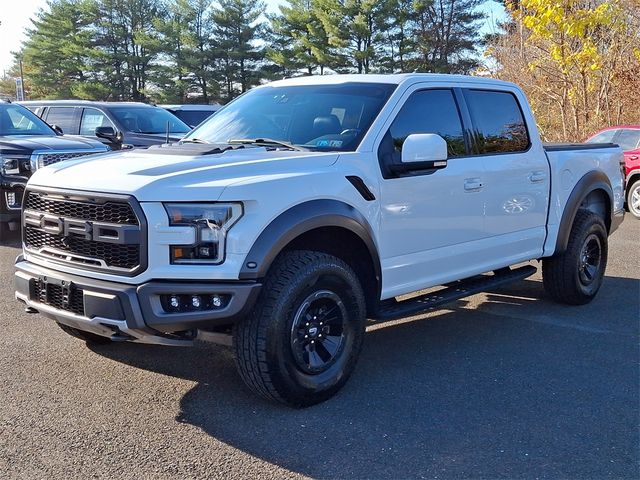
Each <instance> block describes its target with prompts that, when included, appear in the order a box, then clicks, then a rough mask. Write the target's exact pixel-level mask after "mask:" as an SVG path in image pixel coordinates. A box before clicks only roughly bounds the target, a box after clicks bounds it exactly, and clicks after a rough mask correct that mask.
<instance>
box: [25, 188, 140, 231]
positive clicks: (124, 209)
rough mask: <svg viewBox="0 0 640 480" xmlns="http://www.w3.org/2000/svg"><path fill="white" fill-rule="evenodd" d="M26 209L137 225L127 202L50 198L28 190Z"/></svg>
mask: <svg viewBox="0 0 640 480" xmlns="http://www.w3.org/2000/svg"><path fill="white" fill-rule="evenodd" d="M25 208H26V209H27V210H34V211H36V212H43V213H44V212H46V213H50V214H52V215H58V216H61V217H66V218H77V219H82V220H89V221H91V222H106V223H117V224H120V225H138V219H137V218H136V214H135V213H133V209H132V208H131V205H129V204H128V203H120V202H118V203H116V202H107V203H103V204H99V203H87V202H76V201H70V200H64V201H60V200H57V199H56V200H52V199H49V198H47V195H45V194H43V193H40V192H33V191H30V192H29V193H28V194H27V200H26V202H25Z"/></svg>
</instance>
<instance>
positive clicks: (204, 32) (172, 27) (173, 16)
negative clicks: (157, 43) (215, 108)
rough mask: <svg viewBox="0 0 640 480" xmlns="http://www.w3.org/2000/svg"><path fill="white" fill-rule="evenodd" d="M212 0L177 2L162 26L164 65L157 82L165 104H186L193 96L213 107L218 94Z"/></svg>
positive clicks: (159, 27) (162, 22) (160, 23)
mask: <svg viewBox="0 0 640 480" xmlns="http://www.w3.org/2000/svg"><path fill="white" fill-rule="evenodd" d="M211 3H212V2H211V0H176V1H175V3H173V4H170V5H169V7H168V12H167V16H166V18H165V19H162V20H161V21H159V22H158V25H157V28H158V30H159V32H160V34H161V36H162V44H163V60H164V62H163V65H162V67H161V68H160V69H159V72H158V78H157V79H156V82H157V83H158V84H159V86H160V87H161V88H160V92H159V97H160V98H162V99H163V100H164V101H178V102H185V101H187V97H188V95H189V94H190V93H195V94H196V95H199V96H201V98H202V99H201V101H203V102H204V103H209V101H210V100H211V96H212V93H215V92H217V84H216V83H215V78H214V71H215V62H216V58H215V56H214V45H213V44H212V40H211V32H212V30H213V23H212V20H211Z"/></svg>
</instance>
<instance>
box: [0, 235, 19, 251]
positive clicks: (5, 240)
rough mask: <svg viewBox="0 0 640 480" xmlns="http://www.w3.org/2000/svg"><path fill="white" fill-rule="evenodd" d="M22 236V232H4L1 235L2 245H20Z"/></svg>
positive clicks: (0, 243) (0, 241)
mask: <svg viewBox="0 0 640 480" xmlns="http://www.w3.org/2000/svg"><path fill="white" fill-rule="evenodd" d="M21 243H22V237H21V236H20V232H9V233H3V234H2V236H1V237H0V247H18V248H19V247H20V245H21Z"/></svg>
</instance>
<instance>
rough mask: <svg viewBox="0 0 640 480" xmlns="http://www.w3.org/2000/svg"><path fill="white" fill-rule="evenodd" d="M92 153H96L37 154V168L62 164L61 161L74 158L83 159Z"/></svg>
mask: <svg viewBox="0 0 640 480" xmlns="http://www.w3.org/2000/svg"><path fill="white" fill-rule="evenodd" d="M92 153H96V152H95V151H89V152H82V151H78V152H64V153H56V152H52V153H39V154H37V158H38V167H39V168H42V167H46V166H48V165H53V164H54V163H58V162H62V161H63V160H69V159H70V158H76V157H84V156H85V155H91V154H92Z"/></svg>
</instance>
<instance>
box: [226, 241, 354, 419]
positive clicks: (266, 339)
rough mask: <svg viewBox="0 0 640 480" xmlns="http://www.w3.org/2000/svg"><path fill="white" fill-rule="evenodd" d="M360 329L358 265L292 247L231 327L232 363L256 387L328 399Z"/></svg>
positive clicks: (288, 397)
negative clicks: (353, 266) (243, 315)
mask: <svg viewBox="0 0 640 480" xmlns="http://www.w3.org/2000/svg"><path fill="white" fill-rule="evenodd" d="M364 329H365V301H364V294H363V292H362V287H361V286H360V282H359V281H358V278H357V276H356V274H355V272H354V271H353V270H352V269H351V267H349V265H347V264H346V263H345V262H343V261H342V260H340V259H338V258H336V257H333V256H331V255H327V254H325V253H319V252H311V251H291V252H285V253H284V254H282V255H281V256H280V258H279V259H278V260H276V262H275V263H274V265H273V267H272V268H271V269H270V271H269V273H268V275H267V278H266V279H265V284H264V286H263V289H262V292H261V293H260V297H259V299H258V301H257V303H256V306H255V307H254V310H253V311H252V312H251V314H249V315H248V316H247V318H245V319H243V320H242V321H241V322H239V323H237V324H236V325H235V327H234V335H233V344H234V350H235V357H236V365H237V367H238V371H239V373H240V376H241V377H242V379H243V380H244V382H245V383H246V384H247V386H249V388H250V389H251V390H253V391H254V392H255V393H257V394H259V395H261V396H263V397H265V398H267V399H270V400H275V401H278V402H281V403H285V404H287V405H290V406H294V407H307V406H310V405H314V404H316V403H320V402H322V401H324V400H327V399H328V398H330V397H331V396H332V395H334V394H335V393H336V392H337V391H338V390H339V389H340V388H341V387H342V386H343V385H344V383H345V382H346V381H347V379H348V378H349V375H350V374H351V372H352V371H353V369H354V367H355V364H356V360H357V358H358V354H359V353H360V348H361V345H362V340H363V337H364Z"/></svg>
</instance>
